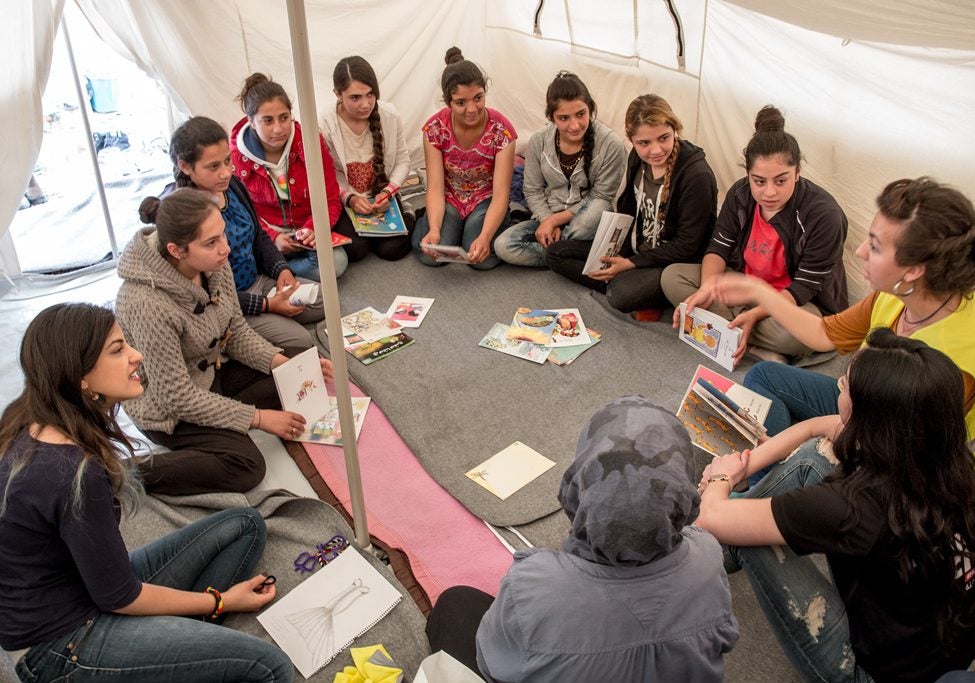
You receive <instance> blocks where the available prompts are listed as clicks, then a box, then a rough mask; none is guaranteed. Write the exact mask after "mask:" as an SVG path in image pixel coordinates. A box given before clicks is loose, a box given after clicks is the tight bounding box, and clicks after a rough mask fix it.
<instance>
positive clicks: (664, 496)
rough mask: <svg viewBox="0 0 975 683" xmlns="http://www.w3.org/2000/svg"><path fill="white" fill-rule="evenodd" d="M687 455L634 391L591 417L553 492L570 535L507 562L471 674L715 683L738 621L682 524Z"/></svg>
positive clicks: (706, 544)
mask: <svg viewBox="0 0 975 683" xmlns="http://www.w3.org/2000/svg"><path fill="white" fill-rule="evenodd" d="M691 448H692V446H691V443H690V439H689V437H688V436H687V432H686V431H685V430H684V428H683V427H682V426H681V424H680V422H679V421H678V420H677V419H676V418H675V417H674V416H673V415H672V414H670V413H668V412H667V411H665V410H663V409H662V408H659V407H657V406H655V405H653V404H652V403H650V402H649V401H647V400H646V399H644V398H643V397H640V396H627V397H624V398H620V399H618V400H616V401H613V402H612V403H610V404H608V405H606V406H604V407H603V408H601V409H599V410H598V411H597V412H596V414H595V415H593V416H592V418H590V420H589V422H588V423H587V424H586V426H585V427H584V428H583V431H582V434H581V436H580V437H579V444H578V446H577V449H576V458H575V461H574V462H573V463H572V465H570V466H569V468H568V469H567V470H566V472H565V475H564V476H563V477H562V484H561V487H560V490H559V501H560V502H561V503H562V507H563V508H564V509H565V513H566V515H567V516H568V518H569V522H570V524H571V528H570V531H569V537H568V538H567V539H566V541H565V543H564V544H563V546H562V550H561V551H552V550H541V549H535V550H529V551H520V552H518V553H517V554H516V555H515V563H514V565H513V566H512V567H511V569H510V570H509V571H508V574H507V576H505V578H504V580H503V581H502V583H501V588H500V591H499V592H498V597H497V599H495V600H494V602H493V603H492V604H491V605H490V608H489V609H488V610H487V613H486V614H485V615H484V617H483V619H482V620H481V622H480V627H479V628H478V630H477V638H476V643H477V659H476V663H477V667H478V669H479V670H480V672H481V675H482V676H484V677H485V678H486V679H487V680H488V681H494V682H496V683H497V682H501V681H505V682H507V683H515V682H516V681H533V682H539V683H545V682H546V681H570V680H571V681H599V680H602V681H624V682H625V681H646V680H661V681H678V680H680V681H690V680H693V681H721V680H722V679H723V673H724V663H723V655H724V653H726V652H728V651H730V650H731V648H732V647H733V646H734V644H735V642H736V641H737V640H738V625H737V622H736V621H735V618H734V616H733V615H732V612H731V594H730V590H729V588H728V581H727V578H726V577H725V576H724V571H723V569H722V553H721V548H720V547H719V545H718V543H717V541H715V540H714V538H713V537H712V536H711V535H710V534H708V533H707V532H705V531H702V530H700V529H697V528H695V527H691V526H689V525H690V523H691V521H692V520H693V519H694V518H695V517H696V516H697V512H698V506H699V504H700V496H699V495H698V493H697V491H696V489H695V487H694V486H693V485H692V484H691V479H690V477H691V473H689V472H688V466H689V463H688V455H689V454H690V452H691ZM453 590H455V589H451V591H453ZM462 590H465V591H468V592H469V591H471V590H473V589H462ZM444 597H447V598H448V600H449V599H450V591H448V592H447V593H446V594H445V595H443V596H441V599H440V600H441V602H443V600H444ZM439 607H440V603H438V608H439ZM436 615H437V610H434V614H433V615H431V622H432V623H433V625H434V628H433V630H437V627H436V625H435V622H434V620H435V619H436ZM430 631H431V628H430V627H428V633H429V632H430ZM431 645H435V643H431Z"/></svg>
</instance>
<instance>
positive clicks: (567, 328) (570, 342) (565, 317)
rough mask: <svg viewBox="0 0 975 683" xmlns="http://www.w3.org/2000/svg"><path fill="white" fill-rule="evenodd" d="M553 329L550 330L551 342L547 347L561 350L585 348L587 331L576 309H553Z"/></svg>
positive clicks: (587, 339) (587, 337) (587, 342)
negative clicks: (576, 347) (554, 315)
mask: <svg viewBox="0 0 975 683" xmlns="http://www.w3.org/2000/svg"><path fill="white" fill-rule="evenodd" d="M552 310H554V311H555V313H556V318H555V327H554V328H552V341H551V342H549V346H551V347H553V348H562V347H565V346H587V345H588V344H589V341H590V340H589V331H588V330H587V329H586V324H585V323H584V322H582V314H581V313H579V309H578V308H555V309H552Z"/></svg>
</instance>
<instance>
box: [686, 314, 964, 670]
mask: <svg viewBox="0 0 975 683" xmlns="http://www.w3.org/2000/svg"><path fill="white" fill-rule="evenodd" d="M838 386H839V389H840V399H839V415H832V416H826V417H818V418H814V419H811V420H807V421H805V422H801V423H799V424H796V425H793V426H792V427H790V428H788V429H786V430H785V431H783V432H780V433H779V434H778V435H776V436H775V437H773V438H772V439H770V440H769V441H767V442H765V443H764V444H762V445H760V446H758V447H757V448H756V449H755V450H754V451H752V452H749V451H745V452H744V453H737V452H736V453H731V454H729V455H725V456H722V457H720V458H715V459H714V461H713V462H712V463H711V464H710V465H708V466H707V467H706V468H705V470H704V475H703V477H702V481H701V492H702V499H701V515H700V517H699V518H698V520H697V524H698V526H701V527H703V528H705V529H707V530H708V531H710V532H711V533H713V534H714V535H715V537H716V538H717V539H718V540H719V541H721V542H722V543H724V544H726V545H728V546H730V547H728V552H727V554H726V564H725V566H726V569H730V570H736V569H738V568H742V569H744V570H745V571H746V572H747V573H748V576H749V579H750V580H751V582H752V585H753V586H754V587H755V592H756V596H757V598H758V600H759V603H760V604H761V606H762V608H763V610H764V611H765V613H766V616H767V617H768V619H769V623H770V625H771V626H772V629H773V631H774V632H775V633H776V636H777V637H778V639H779V642H780V643H781V644H782V647H783V649H784V650H785V652H786V654H787V655H788V656H789V658H790V659H791V660H792V662H793V664H794V665H795V666H796V668H797V669H798V670H799V671H800V673H802V674H803V676H804V677H805V678H806V679H807V680H831V681H840V680H843V681H864V680H877V681H934V680H936V679H937V678H938V677H939V676H941V675H943V674H944V673H945V672H947V671H950V670H964V669H967V668H968V666H969V664H970V663H971V661H972V659H973V657H975V590H973V585H975V553H973V552H972V551H973V549H975V508H973V505H972V502H973V501H975V468H973V466H972V454H971V452H970V451H969V450H968V448H967V446H966V444H965V439H966V431H965V419H964V404H963V393H964V392H963V384H962V377H961V373H960V371H959V370H958V367H957V366H956V365H955V364H954V363H953V362H952V361H951V360H950V359H949V358H948V357H947V356H946V355H944V354H943V353H941V352H940V351H937V350H935V349H932V348H930V347H929V346H927V345H926V344H924V343H923V342H920V341H917V340H913V339H908V338H905V337H898V336H896V335H895V334H894V333H893V332H891V331H890V330H889V329H885V328H882V329H878V330H876V331H874V332H873V333H872V334H871V335H870V336H869V337H868V339H867V346H866V347H865V348H864V349H863V350H862V351H860V352H859V353H858V354H857V355H856V356H854V358H853V360H852V361H851V363H850V367H849V370H848V371H847V373H846V374H845V375H843V376H842V377H840V379H839V381H838ZM816 436H820V437H828V438H829V439H832V445H831V444H830V443H829V442H828V441H826V440H825V439H824V440H820V441H819V442H818V443H816V442H812V441H811V442H809V443H808V444H806V445H804V446H802V447H801V448H799V449H798V450H797V451H796V452H795V453H793V454H792V455H791V456H789V457H788V458H787V459H785V461H784V462H782V463H780V464H779V465H777V466H776V467H775V468H774V469H773V470H772V471H771V472H770V473H769V474H768V475H766V476H765V478H763V479H762V481H761V482H760V483H759V484H758V485H757V486H755V487H754V488H752V489H751V490H750V491H749V492H748V493H747V494H746V495H745V496H744V497H743V498H731V497H730V493H731V489H732V488H733V487H734V486H735V485H736V484H738V483H739V482H740V481H742V480H744V479H745V478H747V476H748V475H749V474H751V473H753V472H755V471H757V470H759V469H761V468H762V467H764V466H766V465H769V464H771V463H774V462H779V461H780V460H782V459H783V458H786V456H788V454H789V453H790V452H791V451H792V450H793V449H794V448H795V447H796V446H799V445H800V444H802V443H803V442H804V441H806V440H807V439H810V438H811V437H816ZM834 453H835V457H834V455H833V454H834ZM768 546H773V547H768ZM778 546H785V547H781V548H780V547H778ZM809 553H825V554H826V559H827V560H828V562H829V567H830V570H831V574H832V578H833V580H832V582H830V581H829V580H827V578H826V577H825V576H823V574H822V573H821V572H820V571H819V570H818V569H817V568H816V566H815V565H814V564H813V562H812V561H811V560H810V559H808V558H805V557H800V556H802V555H806V554H809Z"/></svg>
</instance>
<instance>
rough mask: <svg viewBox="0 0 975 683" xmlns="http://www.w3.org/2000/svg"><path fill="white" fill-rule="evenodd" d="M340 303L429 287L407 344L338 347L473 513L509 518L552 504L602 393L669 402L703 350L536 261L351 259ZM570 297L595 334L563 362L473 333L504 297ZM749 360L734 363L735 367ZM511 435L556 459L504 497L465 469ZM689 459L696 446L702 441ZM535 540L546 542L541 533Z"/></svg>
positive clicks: (502, 521)
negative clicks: (512, 350) (385, 351)
mask: <svg viewBox="0 0 975 683" xmlns="http://www.w3.org/2000/svg"><path fill="white" fill-rule="evenodd" d="M339 293H340V297H341V301H342V313H343V314H348V313H351V312H354V311H356V310H359V309H361V308H363V307H366V306H372V307H374V308H376V309H379V310H380V311H385V310H386V309H387V307H388V306H389V305H390V303H391V302H392V301H393V299H394V298H395V297H396V295H398V294H403V295H409V296H420V297H432V298H435V299H436V302H435V303H434V304H433V307H432V308H431V310H430V313H429V314H428V315H427V317H426V319H425V320H424V322H423V325H422V326H421V327H420V328H416V329H412V330H407V333H408V334H409V335H410V336H412V337H414V339H416V343H415V344H414V345H413V346H410V347H408V348H405V349H402V350H400V351H397V352H396V353H394V354H392V355H391V356H389V357H387V358H384V359H383V360H381V361H378V362H375V363H373V364H371V365H369V366H365V365H362V364H361V363H359V361H357V360H355V359H354V358H352V357H351V356H350V355H347V356H346V357H347V358H348V361H349V370H350V372H351V373H352V375H353V378H354V379H355V381H356V382H357V383H358V384H359V385H360V386H361V387H362V388H363V389H364V390H365V392H366V393H367V394H368V395H370V396H372V398H373V400H375V401H376V402H377V403H378V404H379V405H380V407H381V408H382V409H383V411H384V412H385V413H386V415H387V416H388V417H389V419H390V421H391V422H392V424H393V425H394V426H395V427H396V429H397V430H398V431H399V432H400V434H401V436H402V437H403V439H404V440H405V441H406V443H407V444H408V445H409V446H410V448H411V449H412V450H413V452H414V453H415V454H416V456H417V458H418V459H419V460H420V462H421V463H422V464H423V466H424V467H425V468H426V470H427V471H428V472H429V473H430V475H431V476H433V478H434V479H436V480H437V482H439V483H440V484H441V485H442V486H443V487H444V488H445V489H447V490H448V491H449V492H450V493H451V494H452V495H453V496H454V497H456V498H457V499H458V500H459V501H460V502H461V503H463V504H464V505H465V506H466V507H467V508H468V509H469V510H470V511H471V512H473V513H474V514H475V515H477V516H478V517H480V518H482V519H485V520H487V521H489V522H491V523H492V524H496V525H519V524H525V523H528V522H531V521H532V520H535V519H539V518H540V517H544V516H545V515H548V514H551V513H552V512H554V511H556V510H558V509H559V506H558V502H557V500H556V498H555V495H556V492H557V490H558V483H559V481H560V479H561V476H562V472H563V471H564V470H565V468H566V467H567V466H568V463H569V462H570V461H571V459H572V457H573V456H574V453H575V444H576V439H577V438H578V435H579V429H580V428H581V426H582V425H583V423H584V422H585V420H586V419H587V418H588V417H589V416H590V415H592V413H593V412H595V410H596V409H597V408H599V407H600V406H601V405H603V404H605V403H607V402H609V401H611V400H613V399H615V398H618V397H619V396H622V395H625V394H631V393H638V394H642V395H644V396H646V397H647V398H650V399H652V400H654V401H655V402H657V403H658V404H659V405H661V406H663V407H665V408H667V409H668V410H676V408H677V405H678V403H679V401H680V399H681V398H682V396H683V394H684V391H685V390H686V388H687V384H688V382H689V381H690V378H691V376H692V374H693V372H694V369H695V367H696V366H697V364H698V363H705V364H707V363H709V362H710V361H709V360H708V359H707V358H706V357H705V356H704V355H702V354H700V353H698V352H697V351H695V350H694V349H692V348H691V347H689V346H688V345H686V344H684V343H682V342H680V341H679V340H678V339H677V336H676V332H675V331H674V330H673V329H671V327H670V324H669V323H665V322H660V323H637V322H634V321H633V320H631V319H630V318H629V317H628V316H626V315H623V314H620V313H619V312H616V311H613V310H611V309H609V308H608V307H607V306H606V304H605V297H604V296H602V295H600V294H593V293H592V292H590V291H589V290H588V289H586V288H584V287H581V286H579V285H576V284H574V283H572V282H569V281H568V280H566V279H564V278H562V277H559V276H557V275H555V274H554V273H552V272H550V271H547V270H533V269H527V268H515V267H512V266H507V265H502V266H500V267H499V268H496V269H494V270H491V271H475V270H473V269H471V268H469V267H467V266H463V265H448V266H445V267H443V268H429V267H426V266H423V265H422V264H420V263H419V262H418V261H417V260H416V259H415V258H413V257H412V256H408V257H407V258H405V259H403V260H401V261H397V262H394V263H389V262H385V261H381V260H379V259H377V258H375V257H368V258H366V259H365V260H363V261H361V262H358V263H355V264H352V265H351V267H350V268H349V270H348V271H347V273H346V274H345V275H344V276H343V277H342V278H341V279H340V280H339ZM520 306H528V307H532V308H546V307H551V308H578V309H579V310H580V312H581V314H582V318H583V321H584V322H585V324H586V325H587V326H589V327H593V328H595V329H597V330H598V331H599V332H601V333H602V334H603V340H602V342H601V343H599V344H598V345H596V346H595V347H593V348H592V349H590V350H588V351H586V352H585V353H584V354H583V355H582V356H580V357H579V358H578V359H577V360H576V361H575V362H574V363H573V364H572V365H569V366H565V367H557V366H555V365H552V364H551V363H545V364H544V365H536V364H534V363H531V362H528V361H525V360H522V359H520V358H514V357H511V356H506V355H504V354H502V353H499V352H497V351H492V350H489V349H484V348H481V347H479V346H478V345H477V344H478V342H479V341H480V340H481V338H482V337H483V336H484V335H485V334H486V333H487V331H488V330H489V329H490V328H491V326H492V325H493V324H494V323H495V322H505V323H508V322H510V321H511V318H512V316H513V315H514V312H515V309H516V308H518V307H520ZM750 364H751V361H750V360H746V361H744V362H743V364H742V366H741V367H740V368H739V369H738V370H736V371H735V372H734V373H726V372H725V371H724V370H722V369H721V368H719V367H717V366H714V365H711V366H710V367H712V368H713V369H715V370H718V371H720V372H722V373H724V374H730V375H731V376H733V377H735V378H737V379H739V380H740V379H741V378H742V377H743V376H744V372H745V370H747V368H748V366H749V365H750ZM513 441H522V442H524V443H526V444H528V445H529V446H531V447H532V448H534V449H535V450H536V451H538V452H540V453H541V454H542V455H545V456H546V457H548V458H550V459H552V460H554V461H555V462H556V467H554V468H552V469H551V470H549V471H548V472H547V473H545V474H544V475H542V476H541V477H539V478H538V479H536V480H535V481H534V482H532V483H531V484H529V485H528V486H526V487H525V488H524V489H522V490H520V491H519V492H517V493H516V494H514V495H513V496H511V497H510V498H508V499H507V500H506V501H501V500H499V499H498V498H496V497H495V496H493V495H492V494H490V493H488V492H487V491H486V490H484V489H483V488H481V487H480V486H478V485H477V484H475V483H474V482H472V481H471V480H469V479H468V478H467V477H465V476H464V473H465V472H467V471H469V470H470V469H472V468H473V467H475V466H476V465H478V464H479V463H481V462H483V461H484V460H486V459H488V458H489V457H491V456H492V455H494V454H495V453H497V452H498V451H500V450H501V449H503V448H505V447H506V446H508V445H509V444H511V443H512V442H513ZM697 454H698V455H700V456H701V462H700V467H701V468H702V469H703V466H704V458H703V454H702V453H701V452H697ZM541 544H542V545H547V543H546V542H545V541H544V540H543V541H542V543H541Z"/></svg>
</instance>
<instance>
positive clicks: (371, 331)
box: [342, 307, 402, 344]
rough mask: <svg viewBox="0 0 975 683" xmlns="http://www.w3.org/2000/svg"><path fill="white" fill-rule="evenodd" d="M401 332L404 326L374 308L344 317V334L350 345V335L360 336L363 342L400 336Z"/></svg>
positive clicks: (364, 309)
mask: <svg viewBox="0 0 975 683" xmlns="http://www.w3.org/2000/svg"><path fill="white" fill-rule="evenodd" d="M401 330H402V325H400V324H399V323H398V322H396V321H394V320H390V319H389V318H388V317H386V316H385V315H384V314H382V313H380V312H379V311H377V310H376V309H375V308H372V307H367V308H363V309H362V310H361V311H356V312H355V313H349V314H348V315H345V316H342V334H343V335H345V338H346V344H348V343H350V340H349V335H358V336H359V337H360V338H361V340H363V341H376V340H377V339H382V338H383V337H390V336H392V335H395V334H398V333H399V332H400V331H401Z"/></svg>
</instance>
